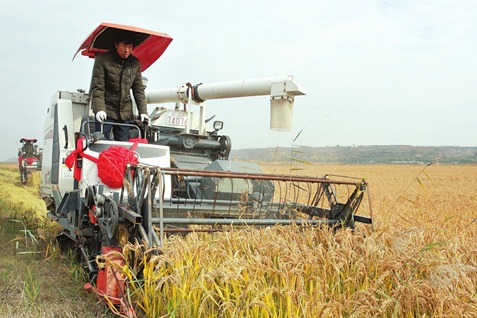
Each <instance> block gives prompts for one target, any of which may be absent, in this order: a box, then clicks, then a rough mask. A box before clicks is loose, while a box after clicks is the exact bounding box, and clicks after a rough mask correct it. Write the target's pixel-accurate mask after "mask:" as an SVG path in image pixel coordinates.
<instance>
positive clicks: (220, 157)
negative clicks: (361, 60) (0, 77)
mask: <svg viewBox="0 0 477 318" xmlns="http://www.w3.org/2000/svg"><path fill="white" fill-rule="evenodd" d="M114 30H129V31H131V32H135V33H138V34H140V38H141V39H142V42H141V43H145V44H144V45H143V44H141V43H140V44H138V45H137V46H135V51H133V54H135V55H137V56H138V58H140V57H141V56H143V58H144V59H145V60H141V59H140V62H141V65H145V66H146V67H145V68H147V66H149V65H150V64H152V63H153V62H154V61H155V59H157V58H159V56H161V55H162V53H163V52H164V50H165V49H166V48H167V45H168V44H169V43H170V42H171V41H172V38H170V37H169V36H168V35H165V34H163V33H158V32H154V31H149V30H144V29H139V28H135V27H130V26H123V25H117V24H110V23H103V24H101V25H100V26H99V27H98V28H96V29H95V30H94V31H93V33H92V34H91V35H90V36H88V37H87V39H86V40H85V42H84V43H83V44H82V45H81V46H80V49H79V50H78V51H82V53H81V54H82V55H85V56H89V57H94V56H95V54H97V53H99V52H102V51H104V49H101V48H100V47H95V40H97V41H99V40H98V39H100V36H101V35H102V34H103V35H104V34H106V35H108V34H109V36H111V34H113V31H114ZM103 40H104V39H103ZM103 42H104V41H103ZM103 42H101V41H99V42H98V43H100V44H101V45H105V44H104V43H103ZM104 47H106V46H104ZM148 50H150V52H152V53H154V54H153V55H154V58H152V59H153V60H151V54H146V53H147V52H148ZM301 95H305V91H304V89H303V88H302V87H300V85H298V84H297V83H296V82H295V81H294V80H293V77H292V76H278V77H269V78H260V79H253V80H240V81H233V82H219V83H212V84H206V83H201V84H196V85H193V84H191V83H186V84H184V85H180V86H177V87H170V88H165V89H157V90H152V89H147V90H146V99H147V102H148V105H154V106H155V108H154V110H153V111H152V113H151V114H150V116H149V117H150V118H151V122H150V123H149V124H148V125H142V123H137V125H132V126H131V127H132V128H134V129H137V131H138V133H136V135H137V134H139V137H140V138H133V139H130V140H129V141H124V142H123V141H114V140H109V139H107V138H106V139H103V138H98V135H97V134H95V132H94V117H93V113H92V110H91V107H90V96H89V94H88V93H86V92H85V91H83V90H78V91H77V92H70V91H62V90H60V91H57V92H56V93H55V94H54V95H53V97H52V99H51V103H50V106H49V108H48V113H47V118H46V121H45V128H44V140H45V145H44V150H43V164H42V171H41V186H40V192H41V195H42V198H43V199H44V200H45V202H46V205H47V209H48V212H47V214H48V217H49V218H51V219H52V220H54V221H56V222H58V223H59V224H60V225H61V226H62V228H63V231H62V233H61V234H60V235H59V241H60V242H62V244H63V245H65V246H69V247H73V248H74V249H75V250H76V251H77V255H78V259H79V260H82V261H83V263H84V264H85V268H86V269H87V270H88V271H89V273H90V275H91V282H92V283H93V284H95V285H96V286H97V290H98V292H99V293H102V294H103V295H105V296H107V297H108V298H109V299H117V298H118V297H120V296H121V295H118V292H117V289H115V290H110V289H108V283H107V282H106V281H107V280H108V279H111V278H107V277H106V276H105V275H106V274H105V272H104V271H105V270H106V269H105V268H102V269H99V268H98V266H97V265H96V262H95V259H96V256H98V255H100V254H104V253H107V252H108V251H111V250H116V251H120V249H121V247H122V246H123V245H124V244H125V242H133V243H134V242H139V243H141V244H144V245H146V246H149V247H151V246H157V247H160V246H162V245H163V242H164V239H165V235H166V234H167V233H176V232H181V233H183V232H190V231H216V230H220V229H228V228H230V226H231V225H234V226H243V225H255V226H270V225H276V224H298V225H306V226H318V225H329V226H333V227H334V228H339V227H351V228H354V227H355V222H361V223H365V224H372V217H371V216H359V215H356V211H357V210H358V208H359V206H360V204H361V202H362V200H363V198H364V196H365V194H366V192H367V183H366V182H365V181H364V180H362V179H356V178H349V177H341V176H333V177H331V176H324V177H313V176H291V175H272V174H265V173H263V172H262V170H261V169H260V167H259V166H258V165H257V164H255V163H250V162H239V161H233V160H231V159H230V151H231V143H232V142H231V138H230V137H229V136H226V135H221V134H220V131H221V129H222V128H223V125H224V123H223V122H221V121H215V122H213V123H212V124H211V123H210V122H211V120H212V119H213V118H214V116H212V117H209V118H207V116H206V101H207V100H213V99H221V100H224V99H228V98H240V97H249V96H270V128H271V129H274V130H279V131H286V130H290V129H291V126H292V114H293V108H294V101H295V98H296V97H297V96H301ZM181 106H182V107H181ZM369 212H370V214H371V213H372V211H371V208H370V211H369ZM197 226H201V228H200V229H199V228H197ZM123 296H124V295H123ZM115 301H116V300H115ZM115 303H116V304H119V303H120V301H119V300H117V302H115Z"/></svg>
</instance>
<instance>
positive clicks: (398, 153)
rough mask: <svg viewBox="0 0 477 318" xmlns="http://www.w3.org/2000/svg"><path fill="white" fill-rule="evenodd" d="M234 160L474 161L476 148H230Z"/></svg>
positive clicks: (357, 162)
mask: <svg viewBox="0 0 477 318" xmlns="http://www.w3.org/2000/svg"><path fill="white" fill-rule="evenodd" d="M232 158H233V159H234V160H247V161H250V160H257V161H265V162H289V161H290V160H294V161H303V162H309V163H316V164H320V163H337V164H340V163H341V164H373V163H381V164H385V163H386V164H388V163H394V164H420V163H423V164H427V163H430V162H438V163H443V164H477V147H453V146H441V147H432V146H407V145H392V146H344V147H343V146H334V147H301V146H295V147H293V148H282V147H276V148H258V149H237V150H233V151H232Z"/></svg>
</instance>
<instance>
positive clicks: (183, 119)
mask: <svg viewBox="0 0 477 318" xmlns="http://www.w3.org/2000/svg"><path fill="white" fill-rule="evenodd" d="M167 124H168V125H172V126H181V127H185V125H187V113H181V112H169V113H167Z"/></svg>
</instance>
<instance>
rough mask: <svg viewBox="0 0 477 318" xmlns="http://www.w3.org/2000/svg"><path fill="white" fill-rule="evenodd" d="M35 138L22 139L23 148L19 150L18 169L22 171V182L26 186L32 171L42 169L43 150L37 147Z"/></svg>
mask: <svg viewBox="0 0 477 318" xmlns="http://www.w3.org/2000/svg"><path fill="white" fill-rule="evenodd" d="M36 142H37V140H36V139H35V138H22V139H20V143H21V144H22V146H21V147H20V148H19V149H18V169H19V170H20V181H21V183H23V184H25V183H26V182H27V181H28V175H29V174H30V173H31V172H32V171H38V170H40V169H41V149H40V148H39V147H38V145H35V144H36Z"/></svg>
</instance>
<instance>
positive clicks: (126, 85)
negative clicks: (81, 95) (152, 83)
mask: <svg viewBox="0 0 477 318" xmlns="http://www.w3.org/2000/svg"><path fill="white" fill-rule="evenodd" d="M131 90H132V93H133V95H134V100H135V101H136V104H137V108H138V112H139V114H147V105H146V97H145V94H144V85H143V82H142V75H141V66H140V64H139V60H138V59H137V58H136V57H135V56H133V55H132V54H131V55H130V56H129V57H128V58H127V59H122V58H121V57H120V56H119V55H118V54H117V53H116V51H115V50H114V49H112V50H110V51H108V52H106V53H103V54H100V55H98V56H97V57H96V58H95V61H94V66H93V75H92V78H91V89H90V94H91V98H92V109H93V112H94V113H95V114H96V113H97V112H99V111H101V110H102V111H105V112H106V114H107V115H108V119H115V120H127V119H132V118H133V110H132V100H131Z"/></svg>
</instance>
